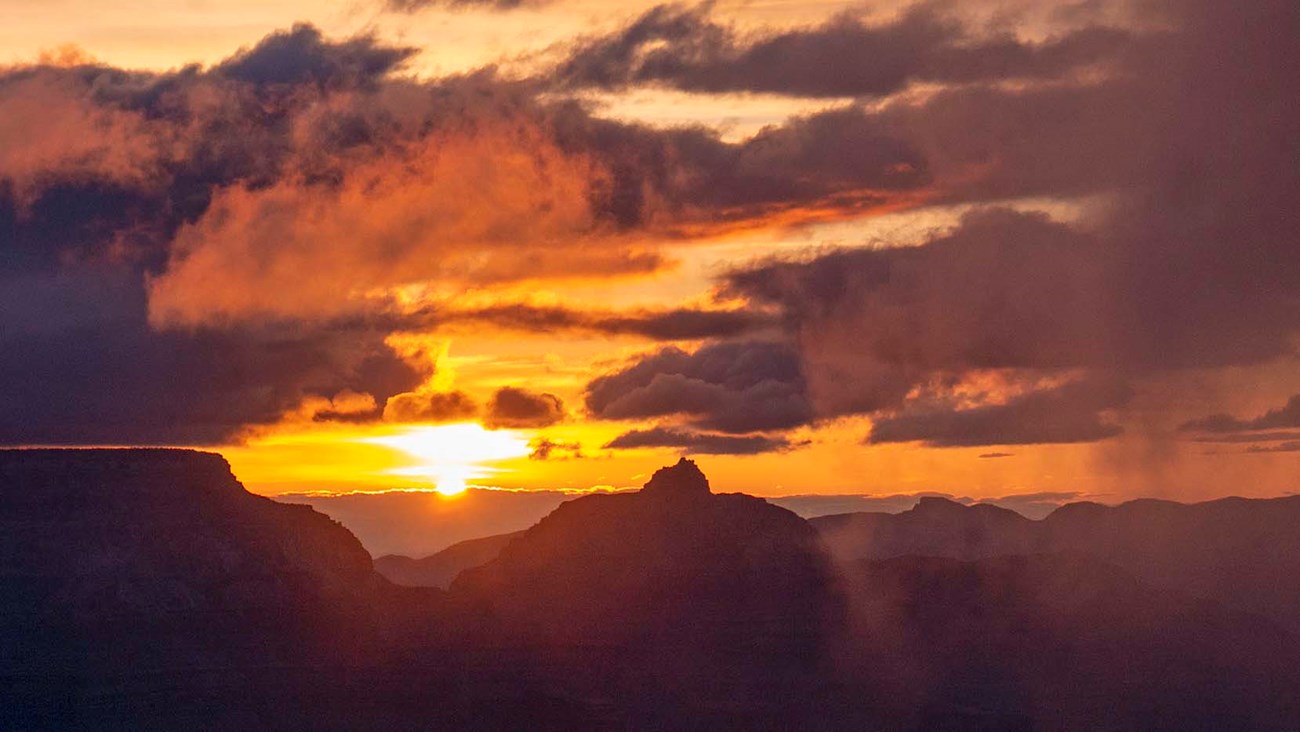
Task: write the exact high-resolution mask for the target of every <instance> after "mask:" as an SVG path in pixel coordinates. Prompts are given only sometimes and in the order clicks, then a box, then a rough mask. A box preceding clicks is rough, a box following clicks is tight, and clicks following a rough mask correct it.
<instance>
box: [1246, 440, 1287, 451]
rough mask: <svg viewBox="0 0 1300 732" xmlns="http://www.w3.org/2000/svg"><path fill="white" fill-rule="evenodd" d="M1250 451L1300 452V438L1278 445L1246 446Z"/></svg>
mask: <svg viewBox="0 0 1300 732" xmlns="http://www.w3.org/2000/svg"><path fill="white" fill-rule="evenodd" d="M1246 452H1248V453H1276V452H1300V440H1296V441H1292V442H1281V443H1278V444H1276V445H1268V446H1261V445H1252V446H1250V447H1248V448H1246Z"/></svg>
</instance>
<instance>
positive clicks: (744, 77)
mask: <svg viewBox="0 0 1300 732" xmlns="http://www.w3.org/2000/svg"><path fill="white" fill-rule="evenodd" d="M0 12H3V15H4V17H5V18H6V22H5V23H4V24H3V26H0V48H3V49H5V50H4V51H3V52H0V444H2V445H7V446H32V445H73V446H76V445H83V446H90V445H96V446H100V445H114V446H132V445H170V446H184V447H198V448H203V449H210V450H216V451H218V452H220V453H222V454H223V455H225V456H226V457H227V459H228V460H229V461H230V462H231V464H232V466H233V468H234V471H235V473H236V475H237V476H238V477H240V478H241V479H242V480H243V481H244V482H245V483H246V484H247V485H248V486H249V488H250V489H251V490H254V491H255V492H259V493H263V494H267V495H282V496H297V497H302V496H304V495H310V496H317V497H319V496H328V495H330V494H349V493H353V492H358V491H360V492H375V491H385V490H406V491H425V490H437V491H440V492H441V493H443V494H445V496H452V495H455V494H458V493H460V492H461V491H463V490H464V489H466V488H467V487H474V488H479V489H487V488H490V489H503V490H507V491H560V492H567V493H572V492H582V491H587V490H592V489H601V488H625V487H631V486H636V485H639V484H641V483H643V482H644V481H645V480H646V479H647V478H648V476H649V475H650V473H652V472H653V470H654V469H655V468H657V467H659V466H662V465H664V464H667V463H671V462H674V461H675V460H676V459H677V458H678V457H679V456H681V455H690V456H693V457H696V458H697V459H699V460H700V462H701V464H702V465H703V467H704V468H705V470H706V472H707V473H708V475H709V477H710V480H711V481H712V483H713V485H714V488H715V490H726V491H744V492H748V493H753V494H756V495H761V496H794V495H800V496H802V495H808V494H855V495H876V496H897V495H905V494H915V493H922V492H941V493H945V494H950V495H959V496H963V497H968V498H969V499H971V500H978V499H981V498H1005V497H1008V496H1016V495H1027V496H1042V495H1051V496H1060V497H1062V498H1061V500H1066V499H1067V498H1072V497H1073V498H1079V497H1086V498H1091V499H1094V500H1104V501H1118V500H1124V499H1126V498H1133V497H1138V496H1155V497H1161V498H1171V499H1177V500H1204V499H1210V498H1214V497H1219V496H1223V495H1245V496H1276V495H1282V494H1286V493H1292V492H1295V491H1296V490H1300V487H1298V486H1297V482H1296V479H1295V476H1296V475H1297V468H1300V368H1297V365H1298V364H1297V348H1298V347H1300V245H1298V241H1297V234H1296V232H1297V231H1298V230H1300V226H1297V225H1298V224H1300V174H1298V173H1297V171H1298V170H1300V147H1298V145H1297V142H1296V141H1297V140H1300V76H1298V75H1296V74H1295V73H1294V72H1293V70H1294V69H1296V68H1300V58H1297V56H1300V48H1297V44H1296V43H1295V42H1294V40H1295V29H1296V28H1297V27H1300V9H1297V7H1296V5H1295V3H1294V2H1292V0H1257V1H1256V2H1251V3H1244V4H1238V3H1224V2H1221V1H1220V0H1131V1H1124V0H1113V1H1111V0H1060V1H1044V2H1034V1H1030V0H980V1H979V2H962V3H957V2H942V1H936V2H922V3H909V2H892V1H891V2H876V3H859V2H831V1H829V0H827V1H825V2H784V1H782V0H751V1H744V0H732V1H724V0H719V1H718V2H713V3H704V4H667V5H662V4H655V3H653V2H625V3H613V2H593V1H590V0H549V1H548V0H450V1H448V0H325V1H322V2H310V3H309V2H304V1H302V0H264V1H260V2H252V0H223V1H222V2H216V1H215V0H189V1H188V2H162V1H161V0H125V1H123V2H115V3H103V2H89V0H40V1H39V2H38V1H36V0H0ZM567 493H565V494H567ZM547 495H552V494H547Z"/></svg>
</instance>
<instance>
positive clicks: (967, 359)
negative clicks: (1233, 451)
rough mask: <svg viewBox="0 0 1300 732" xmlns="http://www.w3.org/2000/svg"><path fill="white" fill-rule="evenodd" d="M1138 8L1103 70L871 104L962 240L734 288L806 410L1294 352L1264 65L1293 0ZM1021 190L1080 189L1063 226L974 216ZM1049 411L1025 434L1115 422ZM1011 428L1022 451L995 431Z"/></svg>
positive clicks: (822, 265)
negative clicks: (972, 385)
mask: <svg viewBox="0 0 1300 732" xmlns="http://www.w3.org/2000/svg"><path fill="white" fill-rule="evenodd" d="M1142 12H1143V13H1149V14H1146V15H1142V17H1141V18H1140V20H1139V23H1140V24H1143V25H1145V27H1148V28H1158V30H1150V31H1144V32H1142V33H1141V34H1140V37H1139V38H1137V39H1136V40H1135V41H1134V45H1133V46H1132V47H1130V48H1128V49H1127V50H1126V51H1125V53H1124V54H1123V55H1122V57H1121V58H1120V59H1118V60H1117V61H1116V65H1115V66H1114V67H1113V68H1112V69H1111V70H1110V71H1109V72H1108V73H1106V74H1103V75H1100V76H1097V77H1095V78H1089V79H1087V80H1084V81H1078V82H1074V81H1071V82H1067V83H1061V84H1049V85H1029V86H980V87H963V88H947V89H940V90H938V91H936V92H935V93H934V94H929V95H924V96H922V97H919V98H908V99H900V100H896V101H894V102H891V103H888V104H884V105H882V106H880V107H878V108H877V109H876V111H875V112H873V113H872V118H873V119H872V121H873V123H874V124H878V125H880V126H881V128H882V129H883V130H884V131H885V133H886V134H891V135H896V136H899V137H900V138H901V139H903V140H905V141H907V142H909V143H910V144H912V145H913V146H914V147H915V148H916V149H917V150H918V151H919V152H920V153H921V154H922V156H923V158H924V159H925V161H926V163H927V165H928V170H929V171H930V173H931V175H932V176H933V184H932V186H931V191H932V193H933V196H934V198H933V199H932V200H942V201H953V202H958V201H961V202H967V203H973V204H977V205H976V207H975V208H974V210H973V211H972V212H971V213H969V214H967V216H966V217H965V218H964V219H963V220H962V222H961V224H960V226H959V227H958V228H957V229H956V230H954V231H951V232H941V233H938V234H937V235H935V236H932V237H931V238H930V239H929V240H928V241H927V242H925V243H923V244H922V245H921V246H918V247H912V248H900V249H864V250H859V251H846V252H831V253H825V254H822V255H820V256H816V257H813V258H811V259H804V260H800V261H783V262H769V263H766V264H764V265H760V266H758V267H753V268H748V269H747V270H746V271H744V272H739V273H737V274H735V275H733V276H732V277H731V278H730V279H729V284H730V285H731V286H732V288H733V289H732V291H733V292H734V293H736V294H740V295H743V296H746V297H749V298H750V299H751V301H752V302H753V303H754V304H756V305H762V306H777V307H780V308H781V309H782V310H783V311H784V312H785V313H786V317H787V323H788V327H789V333H790V338H791V340H792V342H794V343H795V344H796V345H797V348H798V352H799V354H800V358H801V363H802V366H803V370H804V373H805V375H806V378H807V381H808V393H809V395H810V397H811V400H812V402H813V404H814V406H815V412H816V414H817V415H818V416H819V417H821V416H824V415H834V414H838V413H870V414H874V415H875V416H877V417H885V418H889V417H890V416H891V415H894V414H899V415H905V414H907V413H908V412H907V408H909V407H910V408H912V409H914V410H915V409H919V408H921V407H924V405H925V403H926V401H927V400H930V399H933V397H934V393H935V392H936V391H939V392H942V391H944V390H945V389H948V390H949V391H950V392H951V391H952V389H953V388H955V387H959V386H961V385H963V384H967V383H969V382H970V381H971V380H972V379H979V378H984V377H986V376H987V375H988V374H990V373H999V374H1003V375H1004V378H1007V379H1010V380H1013V381H1014V380H1019V379H1027V380H1030V381H1032V380H1036V379H1041V378H1043V377H1044V376H1050V377H1051V378H1055V379H1061V380H1067V379H1079V378H1083V379H1084V380H1086V381H1090V382H1100V383H1108V382H1114V381H1128V382H1129V383H1138V381H1140V380H1148V381H1155V382H1158V381H1160V380H1162V379H1164V378H1165V377H1167V376H1168V375H1170V374H1173V373H1176V372H1179V371H1184V370H1188V369H1218V368H1222V367H1226V366H1252V365H1259V364H1265V363H1268V362H1271V361H1275V360H1277V359H1279V358H1285V357H1287V356H1289V355H1293V354H1294V353H1295V343H1296V341H1295V335H1296V333H1297V332H1298V331H1300V295H1297V293H1300V266H1296V265H1295V263H1296V262H1297V261H1300V260H1297V257H1296V256H1295V254H1296V246H1295V239H1294V231H1295V230H1296V228H1297V226H1300V218H1298V214H1297V208H1296V207H1295V206H1294V205H1293V204H1294V201H1295V200H1300V177H1297V176H1296V175H1295V174H1294V168H1295V166H1294V162H1295V160H1294V156H1293V155H1290V154H1289V153H1282V152H1280V151H1281V149H1282V148H1280V147H1278V145H1277V141H1280V140H1285V139H1291V138H1292V137H1294V136H1295V135H1296V134H1298V133H1300V115H1297V114H1295V112H1294V110H1288V109H1284V108H1283V107H1282V106H1279V102H1278V100H1280V99H1293V98H1297V97H1298V96H1300V81H1298V80H1297V79H1296V77H1295V75H1292V74H1286V73H1283V72H1281V71H1280V69H1284V68H1288V67H1290V66H1293V65H1295V64H1296V63H1297V62H1300V57H1297V53H1298V52H1297V49H1296V47H1295V46H1294V44H1290V43H1287V42H1286V41H1285V40H1283V37H1282V35H1283V34H1282V33H1281V32H1280V31H1279V30H1278V23H1279V22H1281V20H1282V19H1283V18H1290V17H1294V7H1293V6H1288V5H1287V4H1286V3H1283V2H1274V1H1271V0H1270V1H1267V2H1263V3H1256V4H1251V5H1250V6H1249V7H1245V6H1241V7H1233V8H1227V7H1225V6H1222V5H1220V4H1216V3H1212V2H1198V1H1192V0H1189V2H1183V3H1173V4H1168V5H1161V6H1159V8H1158V9H1156V6H1147V7H1146V9H1145V10H1144V11H1142ZM1222 59H1232V61H1231V63H1226V64H1225V63H1223V62H1222ZM1225 99H1231V100H1232V102H1231V104H1223V103H1222V100H1225ZM1028 196H1045V197H1054V198H1062V199H1067V200H1074V201H1076V202H1082V201H1084V200H1085V199H1081V198H1080V197H1083V196H1089V197H1091V198H1089V199H1087V205H1084V206H1082V207H1081V209H1080V212H1079V214H1078V215H1077V216H1076V217H1073V219H1072V220H1068V221H1067V220H1060V219H1052V218H1049V217H1047V216H1043V215H1030V214H1024V213H1014V212H1012V211H1008V210H1000V209H999V208H998V207H997V206H990V205H987V203H988V202H990V201H995V200H999V199H1005V198H1021V197H1028ZM950 396H952V397H954V398H955V397H956V396H957V395H956V394H955V393H950ZM977 406H980V407H983V406H989V407H990V411H977V412H974V413H970V414H965V415H961V414H960V410H952V411H954V412H956V414H950V415H943V414H939V415H931V416H932V417H933V418H930V419H925V420H922V418H917V420H912V421H908V420H905V421H903V422H902V423H901V424H900V423H893V424H891V423H889V422H887V421H886V422H884V425H883V426H884V427H886V428H887V431H886V432H885V435H886V436H887V437H888V438H889V439H903V437H904V436H918V437H919V436H921V435H923V434H934V435H936V440H937V441H938V442H962V441H963V439H964V438H961V437H960V436H959V434H960V433H961V432H963V431H964V430H965V429H966V428H968V427H970V425H969V424H968V421H969V420H968V419H967V418H974V417H980V418H982V419H983V418H991V417H992V416H994V415H997V414H999V413H998V412H995V411H991V410H992V405H991V404H987V403H985V402H981V403H980V404H979V405H977ZM1147 407H1148V408H1151V409H1158V408H1159V405H1157V404H1148V405H1147ZM1001 415H1002V416H1007V415H1006V414H1005V412H1003V413H1001ZM959 416H960V419H959ZM1053 417H1054V415H1044V417H1043V418H1044V420H1045V421H1044V424H1043V431H1042V436H1041V437H1040V438H1038V439H1059V436H1060V435H1065V436H1071V437H1073V436H1080V435H1088V434H1092V435H1094V436H1096V437H1103V436H1105V435H1106V434H1109V433H1111V431H1112V430H1111V429H1110V428H1108V427H1107V426H1106V425H1108V424H1110V425H1112V426H1119V425H1118V423H1108V422H1105V421H1102V420H1098V419H1093V418H1091V417H1088V416H1087V414H1086V411H1085V413H1083V414H1082V416H1078V417H1077V420H1078V421H1070V422H1068V423H1067V424H1059V423H1057V422H1053V421H1051V420H1052V418H1053ZM882 421H883V420H882ZM921 421H925V422H926V428H925V429H921ZM958 428H961V429H958ZM1076 428H1077V429H1076ZM994 432H996V431H994ZM1053 434H1056V435H1057V437H1053V436H1052V435H1053ZM950 435H951V436H950ZM1012 437H1014V438H1016V439H1017V440H1032V439H1034V438H1033V437H1032V436H1031V435H1028V434H1021V433H1020V432H1019V431H1014V432H1012V433H1010V434H1008V435H1005V436H1004V437H1002V438H999V439H1009V438H1012Z"/></svg>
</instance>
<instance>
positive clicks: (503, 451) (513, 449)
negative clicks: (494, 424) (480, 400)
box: [362, 423, 529, 496]
mask: <svg viewBox="0 0 1300 732" xmlns="http://www.w3.org/2000/svg"><path fill="white" fill-rule="evenodd" d="M362 441H363V442H368V443H372V444H376V445H383V446H385V447H391V448H394V449H397V450H401V451H402V452H404V453H406V454H407V455H409V456H411V457H412V458H414V459H415V460H416V461H417V462H416V464H415V465H409V466H404V467H399V468H393V469H391V470H390V471H389V472H390V473H391V474H393V475H400V476H405V477H409V478H420V479H425V480H429V481H432V482H433V485H434V489H435V490H437V491H438V492H439V493H441V494H443V495H444V496H454V495H459V494H461V493H464V492H465V489H466V488H468V487H469V486H470V485H471V484H472V483H473V481H476V480H482V479H483V478H486V477H488V476H490V475H492V474H493V473H495V472H497V471H498V470H499V468H495V467H493V466H492V465H491V463H494V462H497V461H502V460H510V459H512V458H519V457H524V456H526V455H528V453H529V448H528V440H527V439H526V438H524V437H523V436H522V435H521V434H520V433H519V432H516V431H514V430H488V429H485V428H484V427H483V426H482V425H480V424H476V423H464V424H448V425H436V426H435V425H423V426H417V427H411V428H409V429H406V430H404V431H402V432H400V433H398V434H393V435H384V436H381V437H368V438H365V439H364V440H362Z"/></svg>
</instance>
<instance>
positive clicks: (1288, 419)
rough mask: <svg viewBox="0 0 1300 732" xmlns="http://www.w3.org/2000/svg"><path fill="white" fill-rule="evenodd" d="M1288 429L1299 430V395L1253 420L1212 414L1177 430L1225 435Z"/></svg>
mask: <svg viewBox="0 0 1300 732" xmlns="http://www.w3.org/2000/svg"><path fill="white" fill-rule="evenodd" d="M1289 428H1300V394H1296V395H1294V396H1292V397H1291V398H1290V399H1288V400H1287V402H1286V404H1284V405H1282V406H1280V407H1278V408H1276V409H1270V410H1268V411H1267V412H1265V413H1264V414H1262V415H1260V416H1258V417H1255V418H1254V419H1237V418H1236V417H1232V416H1230V415H1227V414H1214V415H1211V416H1209V417H1202V418H1200V419H1194V420H1191V421H1189V422H1184V423H1183V424H1182V426H1180V427H1179V428H1178V429H1179V430H1180V431H1183V432H1208V433H1227V432H1250V431H1255V430H1272V429H1289ZM1257 439H1258V438H1257Z"/></svg>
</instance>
